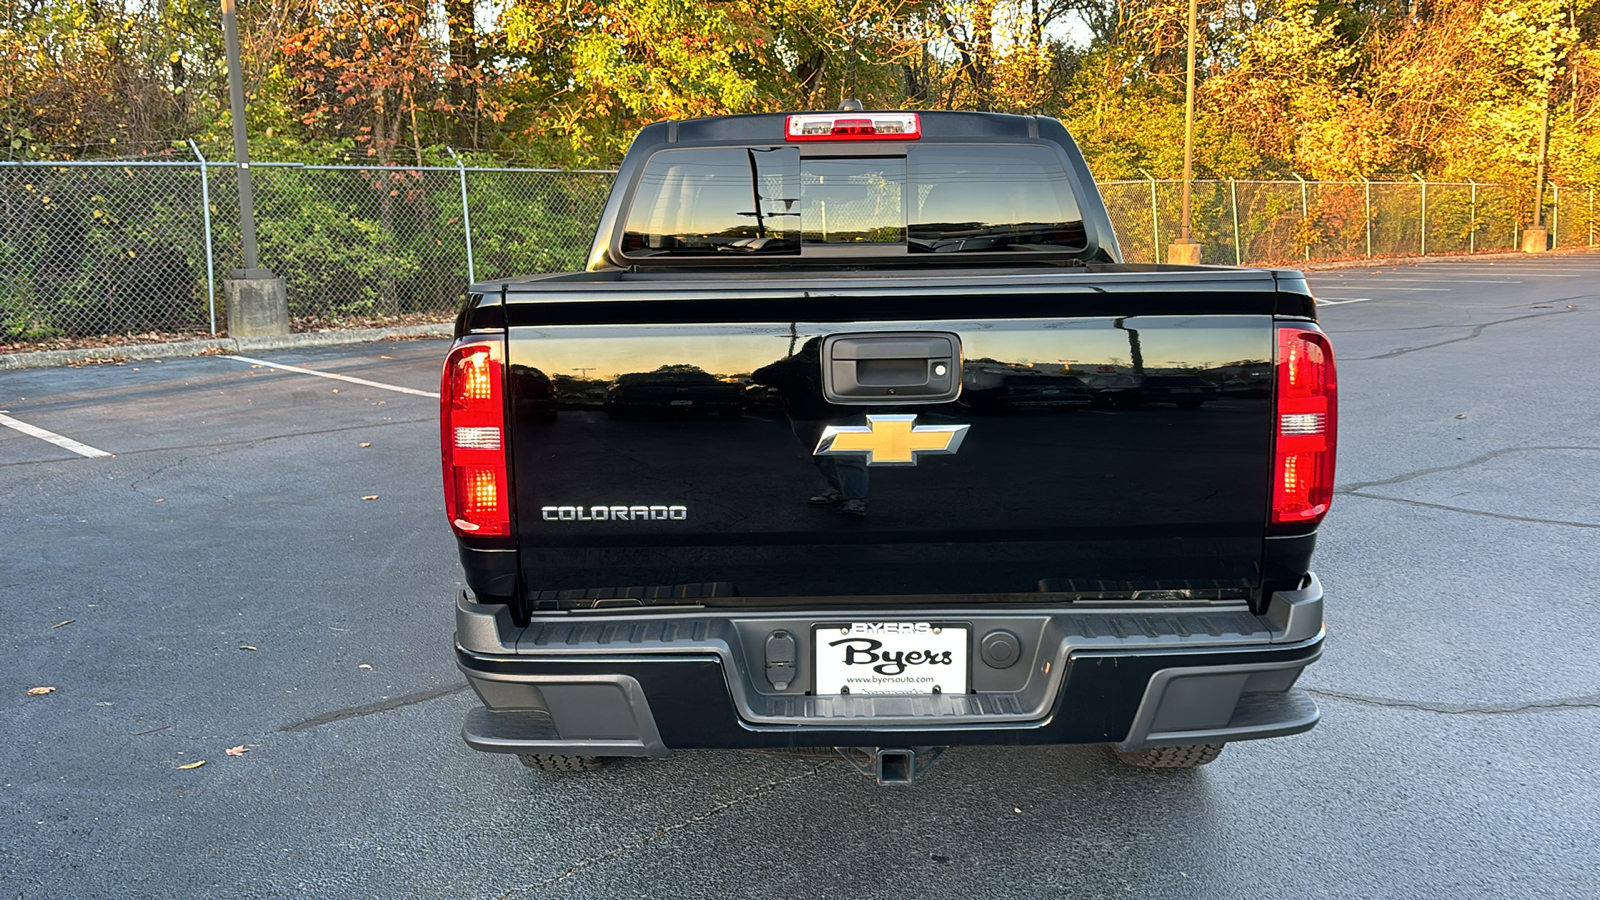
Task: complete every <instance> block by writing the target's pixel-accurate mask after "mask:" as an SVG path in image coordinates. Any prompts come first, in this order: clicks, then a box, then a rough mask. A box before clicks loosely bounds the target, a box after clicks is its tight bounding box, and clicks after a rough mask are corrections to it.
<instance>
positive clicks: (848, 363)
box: [822, 331, 961, 405]
mask: <svg viewBox="0 0 1600 900" xmlns="http://www.w3.org/2000/svg"><path fill="white" fill-rule="evenodd" d="M822 393H823V395H824V396H825V397H826V398H827V400H828V402H830V403H841V404H847V405H850V404H854V405H867V404H871V405H881V404H890V403H902V404H903V403H948V402H950V401H952V400H954V399H956V397H958V396H959V395H960V394H961V338H960V337H958V336H956V335H954V334H949V333H946V332H931V331H908V332H894V333H886V334H832V335H829V336H827V337H825V338H823V339H822Z"/></svg>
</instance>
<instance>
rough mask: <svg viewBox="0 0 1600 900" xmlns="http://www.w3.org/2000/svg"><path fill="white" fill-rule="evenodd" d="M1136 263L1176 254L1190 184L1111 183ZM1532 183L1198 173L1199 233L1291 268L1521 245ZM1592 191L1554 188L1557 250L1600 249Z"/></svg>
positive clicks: (1115, 217)
mask: <svg viewBox="0 0 1600 900" xmlns="http://www.w3.org/2000/svg"><path fill="white" fill-rule="evenodd" d="M1100 191H1101V194H1102V195H1103V196H1104V197H1105V200H1106V207H1107V209H1108V210H1109V211H1110V213H1111V221H1112V223H1113V224H1114V225H1115V226H1116V228H1117V239H1118V241H1119V242H1120V243H1121V244H1122V254H1123V257H1124V258H1125V259H1126V260H1127V261H1128V262H1144V263H1149V262H1166V261H1167V247H1168V245H1170V244H1171V243H1172V242H1173V241H1175V240H1177V238H1178V234H1179V229H1180V227H1181V220H1182V215H1183V199H1182V197H1183V182H1181V181H1162V180H1159V179H1153V178H1152V179H1146V180H1143V181H1111V182H1104V183H1102V184H1101V185H1100ZM1531 193H1532V191H1531V189H1530V190H1524V189H1522V188H1513V187H1508V186H1506V185H1500V184H1482V183H1477V182H1462V183H1441V182H1423V181H1419V180H1415V179H1413V180H1411V181H1353V182H1332V181H1300V180H1296V181H1196V182H1194V187H1193V189H1192V190H1191V196H1190V206H1191V209H1192V225H1191V228H1190V233H1191V235H1192V236H1193V237H1194V239H1195V240H1196V241H1199V242H1200V254H1201V262H1204V263H1207V264H1214V265H1260V266H1269V265H1284V266H1293V265H1295V264H1296V263H1303V262H1314V261H1319V260H1335V259H1364V258H1374V257H1378V258H1392V257H1407V256H1427V255H1429V254H1462V253H1485V252H1492V251H1505V250H1517V249H1520V248H1521V243H1522V231H1523V229H1524V228H1526V227H1527V223H1528V220H1529V218H1530V213H1531V207H1532V205H1533V204H1532V202H1531V201H1530V200H1529V198H1528V196H1527V195H1528V194H1531ZM1594 201H1595V191H1594V189H1593V188H1581V189H1573V188H1563V187H1561V186H1559V185H1551V186H1550V190H1549V193H1548V194H1547V195H1546V197H1545V204H1546V205H1545V217H1546V222H1545V224H1546V227H1548V228H1549V229H1550V230H1551V245H1552V246H1553V247H1555V248H1558V249H1565V248H1574V247H1594V246H1597V245H1600V221H1597V220H1596V219H1595V209H1594Z"/></svg>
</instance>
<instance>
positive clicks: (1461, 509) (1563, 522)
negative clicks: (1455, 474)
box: [1338, 491, 1600, 528]
mask: <svg viewBox="0 0 1600 900" xmlns="http://www.w3.org/2000/svg"><path fill="white" fill-rule="evenodd" d="M1338 493H1341V494H1344V495H1345V496H1348V497H1360V498H1362V499H1363V500H1387V501H1389V502H1390V503H1404V504H1406V505H1407V506H1420V507H1422V508H1424V509H1440V510H1444V511H1445V512H1454V513H1463V514H1465V515H1469V516H1484V517H1486V518H1490V519H1504V520H1505V521H1507V522H1529V523H1532V524H1534V525H1560V526H1563V527H1565V528H1600V522H1572V521H1569V520H1567V519H1541V518H1538V517H1536V516H1516V515H1512V514H1511V513H1496V512H1489V511H1488V510H1484V509H1469V508H1468V507H1465V506H1447V505H1446V504H1443V503H1428V502H1425V501H1422V500H1407V499H1405V498H1402V497H1385V496H1383V495H1382V494H1364V493H1362V492H1360V491H1339V492H1338Z"/></svg>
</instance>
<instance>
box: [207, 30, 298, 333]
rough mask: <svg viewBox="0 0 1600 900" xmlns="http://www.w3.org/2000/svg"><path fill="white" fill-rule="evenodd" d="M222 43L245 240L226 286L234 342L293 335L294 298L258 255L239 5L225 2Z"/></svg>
mask: <svg viewBox="0 0 1600 900" xmlns="http://www.w3.org/2000/svg"><path fill="white" fill-rule="evenodd" d="M222 37H223V43H224V45H225V48H226V52H227V55H228V101H229V106H230V111H231V112H230V114H231V116H232V118H233V160H234V172H235V173H236V175H237V177H238V185H239V235H240V238H241V240H242V241H243V244H244V246H243V250H244V267H243V268H240V269H235V270H234V271H233V272H231V273H229V275H228V278H227V279H226V280H224V281H223V282H222V293H223V296H224V297H225V298H226V300H227V309H228V336H229V337H257V336H261V335H272V334H288V333H289V298H288V294H287V292H286V291H285V290H284V285H283V279H281V278H279V277H277V276H276V275H274V274H272V270H271V269H264V268H262V267H261V261H260V259H259V257H258V256H257V250H256V212H255V193H254V191H253V190H252V189H251V184H250V145H249V141H248V139H247V138H246V136H245V113H244V68H243V66H242V65H241V64H240V61H239V16H238V14H237V12H235V10H234V0H222Z"/></svg>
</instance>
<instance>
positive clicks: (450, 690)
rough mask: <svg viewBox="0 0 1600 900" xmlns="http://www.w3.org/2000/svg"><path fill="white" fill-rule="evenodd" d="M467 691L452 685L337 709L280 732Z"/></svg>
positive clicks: (292, 725)
mask: <svg viewBox="0 0 1600 900" xmlns="http://www.w3.org/2000/svg"><path fill="white" fill-rule="evenodd" d="M466 689H467V686H466V685H464V684H452V685H449V686H447V687H441V688H433V689H432V690H427V691H417V692H416V693H414V694H402V695H401V696H399V697H391V698H389V699H388V700H380V701H378V702H377V703H364V704H362V705H360V706H349V707H345V708H344V709H336V710H334V711H333V712H325V713H323V714H322V715H320V716H312V717H311V718H309V719H301V720H300V721H298V722H290V723H289V724H288V725H284V726H282V727H280V728H279V729H278V730H279V731H305V730H307V729H311V728H316V727H317V726H318V725H328V724H331V723H333V722H342V721H344V720H345V719H359V718H361V717H362V716H372V715H377V714H378V713H384V712H388V711H389V710H391V709H399V708H400V707H402V706H412V705H414V704H417V703H426V702H428V701H429V700H437V699H439V698H440V697H448V696H450V695H451V694H459V693H461V692H462V691H464V690H466Z"/></svg>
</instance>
